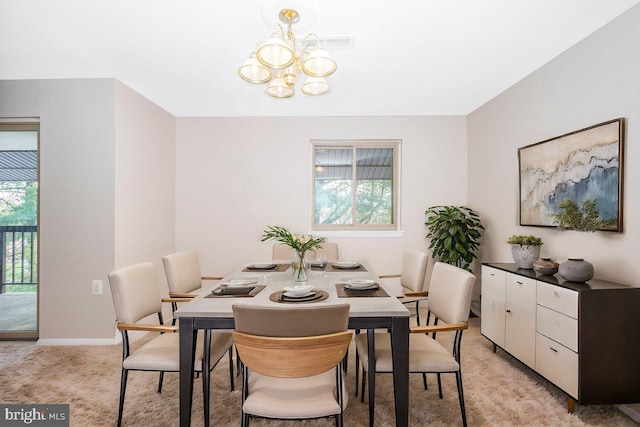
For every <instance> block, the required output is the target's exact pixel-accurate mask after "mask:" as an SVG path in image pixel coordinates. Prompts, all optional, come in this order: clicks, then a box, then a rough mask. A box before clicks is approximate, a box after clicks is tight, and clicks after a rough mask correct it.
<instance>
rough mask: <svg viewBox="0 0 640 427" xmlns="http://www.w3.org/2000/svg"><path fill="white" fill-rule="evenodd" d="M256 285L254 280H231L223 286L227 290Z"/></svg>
mask: <svg viewBox="0 0 640 427" xmlns="http://www.w3.org/2000/svg"><path fill="white" fill-rule="evenodd" d="M254 283H258V281H257V280H255V279H231V280H227V281H226V282H225V283H224V284H225V285H227V287H229V288H239V287H241V286H247V285H252V284H254Z"/></svg>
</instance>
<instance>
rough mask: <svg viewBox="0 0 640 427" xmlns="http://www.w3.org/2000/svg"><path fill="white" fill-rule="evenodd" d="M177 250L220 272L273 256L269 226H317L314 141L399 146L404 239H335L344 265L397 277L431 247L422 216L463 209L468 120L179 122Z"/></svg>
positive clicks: (303, 229) (303, 228) (294, 228)
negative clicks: (411, 253)
mask: <svg viewBox="0 0 640 427" xmlns="http://www.w3.org/2000/svg"><path fill="white" fill-rule="evenodd" d="M176 135H177V136H176V140H177V143H176V146H177V150H176V168H177V169H176V249H189V248H193V249H196V250H197V251H198V254H199V256H200V262H201V266H202V270H203V273H205V274H210V275H222V274H226V273H228V272H229V271H230V270H232V269H233V268H235V267H237V266H238V265H240V264H241V263H243V262H250V261H259V260H268V259H270V258H271V243H270V242H265V243H262V242H260V239H259V236H260V234H261V233H262V231H263V230H264V229H265V228H266V226H267V225H281V226H286V227H288V228H290V229H291V230H292V231H298V232H309V231H310V229H311V199H310V197H311V191H310V189H311V179H312V166H311V157H312V152H311V151H312V150H311V143H310V140H312V139H364V138H377V139H401V140H402V148H401V150H402V159H401V161H402V166H401V168H402V177H401V180H402V183H401V185H402V194H401V203H402V206H401V226H402V230H403V232H404V233H403V235H402V237H386V238H364V237H330V238H328V240H329V241H334V242H337V243H338V244H339V248H340V257H341V258H342V259H365V260H367V261H369V262H370V263H371V265H372V267H373V268H374V269H375V271H376V272H377V273H379V274H390V273H399V272H400V266H401V261H402V250H403V249H404V248H418V249H423V250H426V249H427V244H426V241H425V239H424V236H425V234H426V230H425V227H424V211H425V210H426V209H427V208H428V207H429V206H431V205H434V204H464V203H466V196H467V188H466V185H467V184H466V182H467V164H466V160H465V159H466V119H465V118H464V117H319V118H300V117H297V118H288V117H276V118H178V119H177V132H176Z"/></svg>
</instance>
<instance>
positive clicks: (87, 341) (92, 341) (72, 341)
mask: <svg viewBox="0 0 640 427" xmlns="http://www.w3.org/2000/svg"><path fill="white" fill-rule="evenodd" d="M114 344H116V341H115V339H113V338H60V339H58V338H54V339H39V340H38V341H36V345H114Z"/></svg>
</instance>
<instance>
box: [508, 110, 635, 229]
mask: <svg viewBox="0 0 640 427" xmlns="http://www.w3.org/2000/svg"><path fill="white" fill-rule="evenodd" d="M623 148H624V118H618V119H615V120H610V121H608V122H604V123H600V124H597V125H594V126H591V127H588V128H585V129H580V130H577V131H575V132H571V133H568V134H566V135H562V136H558V137H555V138H551V139H548V140H546V141H542V142H538V143H536V144H532V145H528V146H526V147H522V148H519V149H518V162H519V167H520V225H533V226H542V227H556V226H557V224H555V223H554V217H553V215H554V214H558V213H559V212H560V209H559V207H558V205H559V204H560V203H562V202H563V201H564V200H566V199H570V200H572V201H574V202H575V203H576V204H577V205H578V206H581V205H582V203H583V202H584V201H586V200H595V201H596V207H597V209H598V211H599V213H600V219H601V220H602V221H603V225H602V228H601V230H603V231H618V232H622V181H623V180H622V178H623Z"/></svg>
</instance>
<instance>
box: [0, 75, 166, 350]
mask: <svg viewBox="0 0 640 427" xmlns="http://www.w3.org/2000/svg"><path fill="white" fill-rule="evenodd" d="M0 117H3V118H11V117H39V118H40V225H39V233H40V234H39V237H40V277H39V285H40V288H39V291H40V295H39V310H40V321H39V328H40V330H39V332H40V339H41V341H42V342H47V343H54V344H55V343H73V342H92V340H98V342H112V341H113V337H114V334H115V328H114V319H115V313H114V309H113V302H112V300H111V294H110V292H109V283H108V279H107V275H108V273H109V272H110V271H112V270H114V269H115V268H116V267H120V266H122V265H125V264H129V263H134V262H140V261H155V262H156V264H157V266H158V273H159V278H162V277H164V276H163V275H162V274H161V273H162V270H161V268H162V267H161V264H160V256H162V255H164V254H166V253H169V252H171V251H173V247H174V235H175V232H174V223H175V221H174V216H173V212H174V210H173V209H174V204H175V202H174V185H173V184H174V181H175V166H174V165H175V163H174V154H175V118H174V117H173V116H171V115H170V114H168V113H166V112H165V111H163V110H162V109H160V108H158V107H157V106H156V105H154V104H152V103H151V102H150V101H148V100H146V99H144V98H143V97H141V96H140V95H138V94H137V93H135V92H134V91H132V90H131V89H129V88H128V87H126V86H124V85H123V84H121V83H117V82H116V81H115V80H114V79H87V80H80V79H72V80H19V81H0ZM93 279H100V280H102V281H103V284H104V292H103V294H102V295H93V294H92V292H91V281H92V280H93ZM160 285H161V286H162V285H164V284H163V283H162V281H161V282H160ZM164 286H166V285H164Z"/></svg>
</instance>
